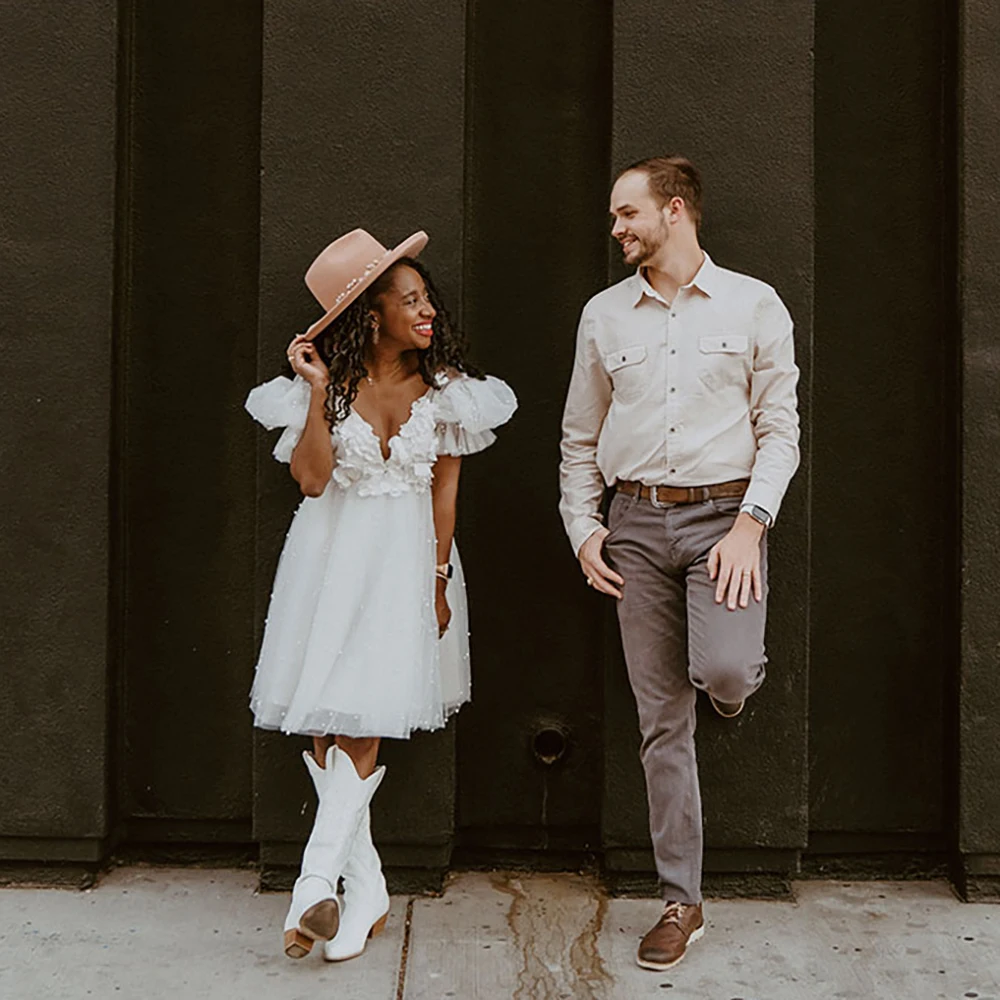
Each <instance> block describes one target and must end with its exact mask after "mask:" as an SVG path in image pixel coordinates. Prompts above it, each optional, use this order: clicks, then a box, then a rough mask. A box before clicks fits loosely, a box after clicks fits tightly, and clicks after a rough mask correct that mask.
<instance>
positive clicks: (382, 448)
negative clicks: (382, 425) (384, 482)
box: [351, 386, 434, 462]
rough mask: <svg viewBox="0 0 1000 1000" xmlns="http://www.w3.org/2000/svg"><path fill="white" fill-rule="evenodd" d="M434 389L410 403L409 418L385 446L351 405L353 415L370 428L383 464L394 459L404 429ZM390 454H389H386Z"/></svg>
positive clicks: (423, 393) (371, 428)
mask: <svg viewBox="0 0 1000 1000" xmlns="http://www.w3.org/2000/svg"><path fill="white" fill-rule="evenodd" d="M433 391H434V387H433V386H431V387H430V388H429V389H428V390H427V391H426V392H422V393H421V394H420V395H419V396H417V398H416V399H415V400H413V402H412V403H410V412H409V415H408V416H407V418H406V419H405V420H404V421H403V422H402V423H401V424H400V425H399V429H398V430H397V431H396V433H395V434H393V435H392V437H390V438H389V439H388V440H387V441H386V442H385V444H384V445H383V444H382V438H381V437H379V433H378V431H377V430H375V428H374V427H373V426H372V425H371V424H370V423H369V422H368V421H367V420H366V419H365V418H364V417H363V416H361V414H360V413H359V412H358V411H357V410H356V409H355V407H354V404H353V403H351V413H353V414H354V415H355V416H356V417H357V418H358V420H360V421H361V423H363V424H364V425H365V427H367V428H368V433H369V434H371V436H372V437H373V438H375V442H376V443H377V444H378V453H379V455H380V456H381V457H382V461H383V462H388V461H389V459H390V458H392V446H393V443H394V442H395V441H396V439H397V438H398V437H399V435H400V434H402V433H403V428H404V427H405V426H406V425H407V424H408V423H409V422H410V421H411V420H412V419H413V410H414V408H415V407H416V405H417V403H419V402H420V401H421V400H422V399H426V398H427V397H428V396H429V395H430V394H431V393H432V392H433ZM386 452H388V454H386Z"/></svg>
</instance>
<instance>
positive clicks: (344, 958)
mask: <svg viewBox="0 0 1000 1000" xmlns="http://www.w3.org/2000/svg"><path fill="white" fill-rule="evenodd" d="M388 919H389V911H388V910H386V912H385V913H383V914H382V916H381V917H379V918H378V920H376V921H375V923H374V924H372V927H371V930H370V931H369V932H368V937H367V938H365V943H366V944H367V943H368V942H369V941H371V939H372V938H377V937H378V936H379V934H381V933H382V931H384V930H385V925H386V921H387V920H388ZM364 951H365V949H364V947H362V949H361V951H356V952H355V953H354V954H353V955H341V956H338V957H337V958H330V956H329V955H327V954H325V953H324V955H323V957H324V958H325V959H326V960H327V961H328V962H349V961H350V960H351V959H352V958H357V957H358V956H359V955H363V954H364Z"/></svg>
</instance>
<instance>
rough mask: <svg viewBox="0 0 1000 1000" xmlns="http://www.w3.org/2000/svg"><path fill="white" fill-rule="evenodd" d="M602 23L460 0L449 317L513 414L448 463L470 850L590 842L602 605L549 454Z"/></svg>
mask: <svg viewBox="0 0 1000 1000" xmlns="http://www.w3.org/2000/svg"><path fill="white" fill-rule="evenodd" d="M527 25H530V30H526V26H527ZM610 29H611V24H610V16H609V10H608V5H607V4H606V3H604V2H601V0H590V2H586V3H579V2H576V0H558V2H553V3H548V4H545V5H539V4H537V3H532V2H527V0H518V2H515V3H507V4H502V5H500V4H493V3H487V2H476V3H474V4H473V11H472V18H471V22H470V32H469V46H470V61H469V65H470V79H469V83H468V88H469V89H468V95H469V96H468V106H469V109H470V110H469V114H470V120H469V128H468V138H467V147H466V154H467V157H468V159H467V163H466V184H467V188H466V204H465V218H466V226H467V240H468V242H467V252H466V258H465V284H464V294H465V320H466V326H467V328H468V330H469V334H470V337H471V339H472V343H473V345H474V350H475V355H476V357H477V359H478V360H479V362H480V363H481V364H482V365H483V366H484V367H485V368H486V369H487V370H488V371H490V372H493V373H495V374H497V375H499V376H501V377H502V378H505V379H507V380H509V381H510V382H511V383H512V385H513V386H514V387H515V389H516V391H517V393H518V396H519V400H520V409H519V411H518V413H517V416H516V417H515V419H514V421H513V422H512V423H511V424H510V425H508V426H507V427H505V428H504V429H503V431H502V432H501V434H500V436H499V443H498V444H497V445H496V446H494V447H493V448H491V449H490V450H489V451H488V452H486V453H484V454H483V455H478V456H475V457H474V458H472V459H470V460H469V461H467V462H466V463H465V469H464V471H463V480H464V485H463V488H462V498H461V505H460V506H461V545H462V546H463V551H464V553H465V559H466V562H467V563H468V570H467V572H468V576H469V593H470V614H471V619H472V620H471V628H472V638H473V645H472V656H473V664H474V667H473V670H474V678H473V694H474V700H473V704H472V705H470V706H469V707H467V708H466V709H463V711H462V714H461V715H460V717H459V741H458V748H459V815H458V819H459V823H460V825H461V827H462V838H463V843H465V844H466V845H468V846H470V847H485V846H490V845H492V846H496V847H505V848H511V847H513V848H542V847H549V848H554V847H576V848H582V847H584V846H589V847H595V846H596V834H597V828H598V824H599V821H600V785H599V781H598V776H599V774H600V771H601V726H600V719H601V701H602V698H601V684H600V677H601V671H600V665H601V617H600V606H599V605H598V604H597V602H596V601H595V600H594V595H593V594H589V593H587V591H586V588H584V587H582V586H581V580H580V574H579V570H578V568H577V566H576V562H575V560H574V559H573V554H572V552H571V550H570V547H569V544H568V543H567V541H566V536H565V534H564V533H563V529H562V522H561V521H560V519H559V514H558V511H557V504H558V499H559V485H558V476H557V468H558V463H559V436H560V420H561V416H562V407H563V401H564V396H565V387H566V383H567V381H568V379H569V372H570V369H571V368H572V364H573V345H574V342H575V336H576V324H577V319H578V317H579V312H580V308H581V306H582V304H583V302H584V301H586V299H587V298H589V296H590V295H592V294H593V293H594V291H595V290H597V289H598V288H600V287H601V284H602V282H603V274H604V260H605V254H606V240H607V237H606V235H605V228H606V227H605V217H606V213H607V173H608V166H607V164H608V139H609V135H608V133H609V125H610V104H609V100H610V72H611V31H610ZM542 729H549V730H550V732H551V731H552V730H555V731H556V733H557V734H562V738H563V739H564V740H565V743H564V754H563V756H562V757H561V758H560V759H559V760H558V761H557V762H555V763H554V764H552V765H546V764H544V763H541V762H540V761H539V759H538V758H537V757H536V756H535V754H534V752H533V750H534V741H535V739H536V737H537V735H538V733H539V731H540V730H542ZM543 739H544V737H543ZM556 739H558V736H556ZM542 749H543V750H544V749H546V748H545V747H544V746H543V748H542ZM558 749H559V747H558V746H554V747H552V750H558Z"/></svg>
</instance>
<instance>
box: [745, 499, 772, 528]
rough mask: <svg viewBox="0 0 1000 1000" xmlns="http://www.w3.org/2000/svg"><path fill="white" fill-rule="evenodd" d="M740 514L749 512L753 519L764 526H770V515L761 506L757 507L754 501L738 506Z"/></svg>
mask: <svg viewBox="0 0 1000 1000" xmlns="http://www.w3.org/2000/svg"><path fill="white" fill-rule="evenodd" d="M740 513H741V514H749V515H750V516H751V517H752V518H753V519H754V520H755V521H757V522H759V523H760V524H763V525H764V527H765V528H770V527H771V515H770V514H768V512H767V511H766V510H764V508H763V507H758V506H757V505H756V504H755V503H745V504H743V506H742V507H740Z"/></svg>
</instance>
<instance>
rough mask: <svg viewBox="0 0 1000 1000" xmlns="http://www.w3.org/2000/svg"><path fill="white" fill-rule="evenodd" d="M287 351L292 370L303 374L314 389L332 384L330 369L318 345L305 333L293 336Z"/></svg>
mask: <svg viewBox="0 0 1000 1000" xmlns="http://www.w3.org/2000/svg"><path fill="white" fill-rule="evenodd" d="M285 353H286V354H287V355H288V363H289V364H290V365H291V366H292V371H294V372H295V374H296V375H301V376H302V377H303V378H304V379H305V380H306V381H307V382H308V383H309V384H310V385H311V386H312V387H313V388H314V389H325V388H326V387H327V386H328V385H329V384H330V370H329V369H328V368H327V367H326V365H325V364H324V363H323V359H322V358H320V356H319V351H318V350H317V349H316V345H315V344H314V343H313V342H312V341H311V340H306V338H305V334H301V333H300V334H299V335H298V336H297V337H293V338H292V340H291V342H290V343H289V345H288V350H287V351H286V352H285Z"/></svg>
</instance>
